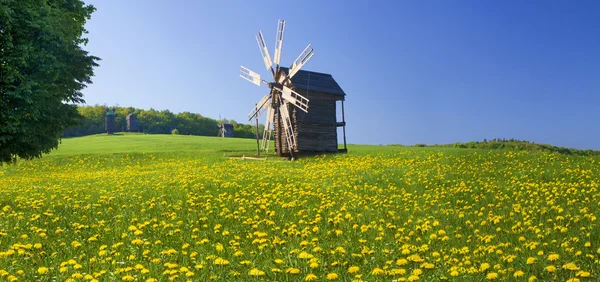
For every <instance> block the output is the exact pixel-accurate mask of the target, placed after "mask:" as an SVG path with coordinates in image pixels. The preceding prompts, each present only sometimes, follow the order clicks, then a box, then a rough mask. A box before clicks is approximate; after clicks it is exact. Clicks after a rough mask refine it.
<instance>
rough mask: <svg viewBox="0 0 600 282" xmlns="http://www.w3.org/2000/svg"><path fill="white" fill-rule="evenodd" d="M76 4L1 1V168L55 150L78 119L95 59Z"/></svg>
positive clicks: (82, 10) (86, 8)
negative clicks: (65, 132)
mask: <svg viewBox="0 0 600 282" xmlns="http://www.w3.org/2000/svg"><path fill="white" fill-rule="evenodd" d="M94 10H95V8H94V7H93V6H91V5H85V4H84V3H83V2H82V1H80V0H18V1H14V0H12V1H11V0H0V163H3V162H13V161H15V160H16V159H17V158H23V159H31V158H35V157H40V156H41V155H42V153H48V152H49V151H50V150H52V149H53V148H56V147H57V146H58V140H59V138H60V136H61V134H63V131H64V129H65V128H67V127H69V126H73V125H74V124H75V123H76V121H77V119H78V118H79V114H78V111H77V107H76V106H75V105H73V103H81V102H83V99H82V94H81V90H82V89H83V88H84V87H85V86H86V84H89V83H91V77H92V76H93V74H94V73H93V67H95V66H97V64H96V62H97V61H98V60H99V58H97V57H94V56H91V55H90V54H88V52H87V51H85V50H83V49H82V46H83V45H85V44H86V43H87V39H86V38H84V37H83V36H84V34H86V33H87V31H86V30H85V28H84V25H85V22H86V21H87V20H89V19H90V16H91V14H92V12H93V11H94Z"/></svg>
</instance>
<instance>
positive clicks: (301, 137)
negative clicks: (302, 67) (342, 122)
mask: <svg viewBox="0 0 600 282" xmlns="http://www.w3.org/2000/svg"><path fill="white" fill-rule="evenodd" d="M282 69H283V70H284V71H285V72H287V71H288V70H287V69H286V68H282ZM292 84H293V89H294V91H296V92H298V94H300V95H302V96H304V97H306V98H307V99H308V100H309V101H310V102H309V103H308V113H304V112H303V111H301V110H299V109H297V108H296V107H294V106H289V111H290V113H291V116H292V124H293V127H294V134H295V137H296V144H297V147H296V148H293V152H294V153H298V152H299V153H311V152H337V151H338V142H337V127H338V121H337V120H336V101H340V100H344V99H345V95H346V94H345V93H344V91H343V90H342V89H341V88H340V86H339V85H338V84H337V82H335V80H334V79H333V77H332V76H331V75H329V74H323V73H316V72H309V71H299V72H298V73H296V75H295V76H294V77H293V78H292ZM274 120H275V123H274V127H275V134H274V139H275V140H274V141H275V151H276V152H277V154H278V155H280V156H286V155H289V152H290V151H289V148H288V144H287V141H286V138H285V133H284V131H283V125H282V122H281V118H280V115H279V113H278V111H275V117H274Z"/></svg>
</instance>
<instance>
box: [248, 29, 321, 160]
mask: <svg viewBox="0 0 600 282" xmlns="http://www.w3.org/2000/svg"><path fill="white" fill-rule="evenodd" d="M284 30H285V21H283V20H280V21H279V25H278V29H277V37H276V42H275V54H274V58H273V61H271V55H269V51H268V50H267V46H266V44H265V40H264V38H263V35H262V32H260V31H259V32H258V35H257V36H256V41H257V42H258V47H259V49H260V52H261V55H262V57H263V61H264V63H265V66H266V68H267V70H268V71H270V72H271V75H272V77H273V81H272V82H268V81H265V80H263V79H261V76H260V75H259V74H258V73H255V72H253V71H251V70H249V69H247V68H245V67H244V66H241V73H240V76H241V77H242V78H244V79H246V80H248V81H250V82H252V83H254V84H256V85H257V86H260V84H261V82H262V83H263V84H265V85H267V86H268V87H269V93H267V94H266V95H265V96H264V97H263V98H262V99H261V100H260V101H259V102H258V103H257V104H256V106H255V107H254V108H253V109H252V111H251V112H250V114H249V115H248V120H252V119H254V118H257V117H258V116H260V115H261V114H262V113H263V112H265V111H266V112H267V118H266V122H265V130H264V132H263V138H262V146H261V147H262V148H263V150H268V149H269V140H270V139H271V135H272V133H273V132H274V133H275V136H274V139H275V149H276V152H277V154H279V155H281V156H283V155H286V154H289V155H293V154H294V152H297V151H298V143H297V128H296V124H295V123H294V120H295V119H293V118H292V116H291V114H290V110H291V107H290V106H293V107H295V108H297V109H299V110H301V111H303V112H305V113H308V102H309V101H308V99H306V98H305V97H304V96H302V95H300V94H298V93H297V92H296V91H294V90H293V85H292V80H291V79H292V78H293V77H294V75H295V74H296V73H298V71H299V70H300V69H301V68H302V66H303V65H304V64H306V62H307V61H308V60H309V59H310V58H311V57H312V56H313V55H314V50H313V48H312V47H310V44H308V46H307V47H306V48H305V49H304V51H303V52H302V54H300V56H298V58H297V59H296V60H295V61H294V63H293V64H292V66H291V67H290V68H289V69H285V70H284V68H282V67H280V66H279V63H280V58H281V50H282V46H283V32H284ZM294 112H295V111H294Z"/></svg>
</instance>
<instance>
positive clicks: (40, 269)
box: [37, 267, 48, 275]
mask: <svg viewBox="0 0 600 282" xmlns="http://www.w3.org/2000/svg"><path fill="white" fill-rule="evenodd" d="M37 273H38V274H40V275H44V274H46V273H48V268H47V267H40V268H38V270H37Z"/></svg>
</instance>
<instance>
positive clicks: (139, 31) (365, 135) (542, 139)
mask: <svg viewBox="0 0 600 282" xmlns="http://www.w3.org/2000/svg"><path fill="white" fill-rule="evenodd" d="M89 3H91V4H93V5H94V6H96V8H97V9H98V10H97V11H96V12H95V13H94V14H93V15H92V19H91V20H90V21H89V22H88V24H87V29H88V31H89V35H88V38H89V39H90V43H89V44H88V46H87V47H86V48H87V50H89V51H90V52H91V53H92V54H93V55H95V56H98V57H101V58H102V61H101V62H100V67H98V68H97V69H96V76H95V77H94V79H93V81H94V84H93V85H90V86H89V87H88V88H87V89H86V90H84V94H85V99H86V101H87V103H88V104H104V103H106V104H108V105H115V104H118V105H120V106H134V107H138V108H145V109H148V108H154V109H159V110H162V109H169V110H171V111H173V112H182V111H189V112H196V113H200V114H202V115H204V116H208V117H211V118H218V116H219V114H221V115H222V116H223V117H226V118H229V119H234V120H236V121H238V122H246V116H247V114H248V112H249V111H250V109H251V107H252V106H253V105H254V103H256V102H257V101H258V100H259V99H260V98H261V97H262V96H263V95H264V94H265V93H266V92H267V88H266V87H264V86H262V87H260V88H259V87H256V86H255V85H253V84H251V83H249V82H247V81H245V80H243V79H241V78H240V77H239V76H238V75H239V67H240V65H244V66H246V67H249V68H250V69H252V70H254V71H256V72H259V73H260V74H262V75H267V74H268V73H267V71H266V70H265V68H264V64H263V62H262V59H261V57H260V53H259V50H258V47H257V44H256V40H255V39H254V36H255V35H256V33H257V32H258V31H259V30H262V31H263V34H264V36H265V40H266V41H267V46H268V48H269V51H270V52H271V53H272V52H273V49H274V45H275V33H276V29H277V20H278V19H285V20H286V21H287V26H286V31H285V38H284V43H283V55H282V64H283V65H284V66H288V65H289V64H291V63H292V61H293V60H294V59H295V58H296V57H297V56H298V55H299V54H300V52H302V50H303V49H304V47H306V45H307V44H308V43H311V44H312V46H313V47H314V49H315V56H314V57H313V58H312V59H311V60H310V61H309V62H308V63H307V64H306V65H305V67H304V69H306V70H312V71H318V72H325V73H330V74H332V75H333V77H334V78H335V79H336V81H337V82H338V83H339V84H340V86H341V87H342V89H344V91H345V92H346V93H347V96H346V104H345V106H346V121H347V123H348V125H347V136H348V142H349V143H368V144H389V143H400V144H415V143H427V144H434V143H452V142H458V141H472V140H483V139H484V138H488V139H492V138H495V137H502V138H518V139H526V140H530V141H534V142H539V143H550V144H553V145H559V146H567V147H575V148H592V149H600V130H599V128H600V1H588V0H581V1H513V0H507V1H442V0H439V1H428V0H426V1H385V2H384V1H272V2H267V1H121V0H95V1H89Z"/></svg>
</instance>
